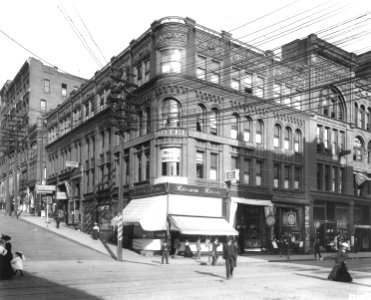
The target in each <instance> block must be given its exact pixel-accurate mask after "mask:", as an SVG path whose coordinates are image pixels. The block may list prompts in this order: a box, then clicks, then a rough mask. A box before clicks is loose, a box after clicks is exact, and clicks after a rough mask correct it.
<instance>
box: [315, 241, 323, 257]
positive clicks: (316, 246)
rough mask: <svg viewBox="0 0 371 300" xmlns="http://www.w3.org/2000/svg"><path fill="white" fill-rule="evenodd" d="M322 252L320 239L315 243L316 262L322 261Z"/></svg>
mask: <svg viewBox="0 0 371 300" xmlns="http://www.w3.org/2000/svg"><path fill="white" fill-rule="evenodd" d="M317 254H318V258H317ZM321 257H322V256H321V251H320V242H319V239H318V238H316V241H315V242H314V258H315V259H316V260H319V259H321Z"/></svg>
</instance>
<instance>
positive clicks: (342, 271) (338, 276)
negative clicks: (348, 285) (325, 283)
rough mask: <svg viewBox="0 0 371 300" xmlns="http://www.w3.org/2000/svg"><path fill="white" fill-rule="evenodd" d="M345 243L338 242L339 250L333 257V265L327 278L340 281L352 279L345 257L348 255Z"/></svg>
mask: <svg viewBox="0 0 371 300" xmlns="http://www.w3.org/2000/svg"><path fill="white" fill-rule="evenodd" d="M347 247H348V245H347V244H346V243H340V244H339V250H338V253H337V255H336V258H335V265H334V267H333V269H332V270H331V272H330V274H329V275H328V277H327V278H328V279H330V280H334V281H340V282H351V281H352V280H353V278H352V276H350V274H349V272H348V268H347V265H346V262H345V259H346V258H347V257H348V256H347V254H346V248H347Z"/></svg>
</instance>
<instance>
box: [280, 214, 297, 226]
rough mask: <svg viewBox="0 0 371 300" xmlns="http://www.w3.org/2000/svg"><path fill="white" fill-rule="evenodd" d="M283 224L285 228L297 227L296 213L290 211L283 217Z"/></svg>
mask: <svg viewBox="0 0 371 300" xmlns="http://www.w3.org/2000/svg"><path fill="white" fill-rule="evenodd" d="M282 223H283V225H284V226H296V212H295V211H289V212H285V213H284V214H283V215H282Z"/></svg>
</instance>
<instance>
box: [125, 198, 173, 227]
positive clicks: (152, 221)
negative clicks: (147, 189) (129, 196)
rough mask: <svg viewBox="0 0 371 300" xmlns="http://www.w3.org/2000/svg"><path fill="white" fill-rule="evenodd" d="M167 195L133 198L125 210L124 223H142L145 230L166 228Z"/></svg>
mask: <svg viewBox="0 0 371 300" xmlns="http://www.w3.org/2000/svg"><path fill="white" fill-rule="evenodd" d="M166 215H167V203H166V196H164V195H161V196H156V197H149V198H143V199H133V200H131V202H130V203H129V204H128V205H127V206H126V207H125V209H124V211H123V223H124V224H133V223H137V224H140V226H141V227H142V229H143V230H145V231H159V230H166Z"/></svg>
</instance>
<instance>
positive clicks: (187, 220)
mask: <svg viewBox="0 0 371 300" xmlns="http://www.w3.org/2000/svg"><path fill="white" fill-rule="evenodd" d="M169 220H170V224H171V227H170V229H171V230H176V231H180V232H181V233H182V234H194V235H238V232H237V231H236V230H235V229H234V228H233V227H232V226H231V225H229V224H228V222H227V221H226V220H225V219H223V218H211V217H193V216H175V215H170V216H169Z"/></svg>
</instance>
